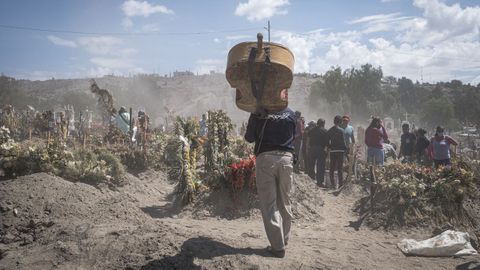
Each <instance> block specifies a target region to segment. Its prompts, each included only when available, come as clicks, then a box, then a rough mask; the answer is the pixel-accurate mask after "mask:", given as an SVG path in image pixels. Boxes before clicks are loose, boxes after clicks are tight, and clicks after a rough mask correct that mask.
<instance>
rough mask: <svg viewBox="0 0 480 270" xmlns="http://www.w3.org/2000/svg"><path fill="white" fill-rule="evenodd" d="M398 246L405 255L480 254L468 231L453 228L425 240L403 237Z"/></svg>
mask: <svg viewBox="0 0 480 270" xmlns="http://www.w3.org/2000/svg"><path fill="white" fill-rule="evenodd" d="M397 246H398V248H399V249H400V250H401V251H402V252H403V253H404V254H405V255H417V256H428V257H442V256H465V255H475V254H478V253H477V251H476V250H475V249H474V248H473V247H472V245H471V244H470V236H469V235H468V233H464V232H456V231H452V230H448V231H444V232H443V233H441V234H439V235H437V236H435V237H432V238H430V239H427V240H423V241H416V240H413V239H403V240H402V241H400V243H398V244H397Z"/></svg>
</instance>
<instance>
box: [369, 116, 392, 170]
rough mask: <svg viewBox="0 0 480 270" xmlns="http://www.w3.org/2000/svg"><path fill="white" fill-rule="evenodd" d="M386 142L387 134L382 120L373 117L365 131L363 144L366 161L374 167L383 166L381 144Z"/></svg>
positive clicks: (383, 155)
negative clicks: (365, 147) (364, 145)
mask: <svg viewBox="0 0 480 270" xmlns="http://www.w3.org/2000/svg"><path fill="white" fill-rule="evenodd" d="M385 141H388V134H387V131H386V130H385V127H384V126H383V125H382V120H380V118H378V117H374V118H373V119H372V122H371V123H370V126H368V128H367V130H365V144H366V145H367V161H368V162H369V163H371V164H374V165H381V166H383V161H384V159H385V152H384V150H383V142H385Z"/></svg>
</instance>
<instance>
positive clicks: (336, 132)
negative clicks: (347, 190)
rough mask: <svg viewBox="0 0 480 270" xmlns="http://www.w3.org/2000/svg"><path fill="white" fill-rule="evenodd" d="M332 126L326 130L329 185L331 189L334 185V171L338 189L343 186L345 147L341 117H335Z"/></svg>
mask: <svg viewBox="0 0 480 270" xmlns="http://www.w3.org/2000/svg"><path fill="white" fill-rule="evenodd" d="M333 124H334V126H333V127H331V128H330V129H329V130H328V141H329V143H328V146H329V148H330V184H331V186H332V187H333V188H335V187H336V185H335V171H337V175H338V188H340V187H341V186H343V160H344V156H345V151H346V150H347V147H346V145H345V133H344V130H343V128H341V127H340V125H341V124H342V117H341V116H340V115H337V116H335V118H334V119H333Z"/></svg>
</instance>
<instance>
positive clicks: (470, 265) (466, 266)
mask: <svg viewBox="0 0 480 270" xmlns="http://www.w3.org/2000/svg"><path fill="white" fill-rule="evenodd" d="M475 269H480V262H479V261H477V260H472V261H469V262H466V263H462V264H460V265H458V266H457V267H455V270H475Z"/></svg>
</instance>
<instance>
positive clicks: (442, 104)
mask: <svg viewBox="0 0 480 270" xmlns="http://www.w3.org/2000/svg"><path fill="white" fill-rule="evenodd" d="M454 116H455V112H454V107H453V103H452V102H451V101H450V100H449V99H448V98H446V97H438V98H432V99H430V100H428V101H426V102H425V105H424V106H423V110H422V117H421V119H422V121H423V122H424V123H426V124H427V125H428V126H429V127H435V126H437V125H443V126H447V127H454V126H455V125H456V123H455V122H456V121H455V119H454Z"/></svg>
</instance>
